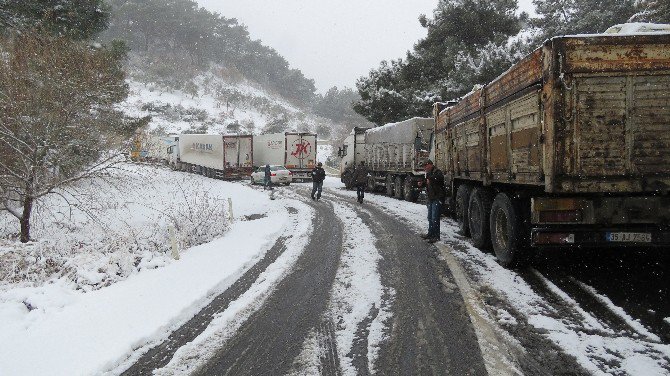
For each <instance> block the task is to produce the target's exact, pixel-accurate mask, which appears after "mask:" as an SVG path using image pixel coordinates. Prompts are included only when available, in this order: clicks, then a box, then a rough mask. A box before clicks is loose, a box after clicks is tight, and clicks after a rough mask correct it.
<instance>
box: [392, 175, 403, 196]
mask: <svg viewBox="0 0 670 376" xmlns="http://www.w3.org/2000/svg"><path fill="white" fill-rule="evenodd" d="M402 185H403V178H402V176H400V175H398V176H396V177H395V184H394V185H393V190H394V193H395V195H394V196H395V198H397V199H398V200H402V199H403V192H402V191H403V189H402Z"/></svg>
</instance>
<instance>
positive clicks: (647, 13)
mask: <svg viewBox="0 0 670 376" xmlns="http://www.w3.org/2000/svg"><path fill="white" fill-rule="evenodd" d="M637 11H638V13H637V14H636V15H635V16H633V17H632V19H631V21H638V22H653V23H665V24H670V1H667V0H641V1H639V3H638V9H637Z"/></svg>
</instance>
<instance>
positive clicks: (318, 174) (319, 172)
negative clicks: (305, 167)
mask: <svg viewBox="0 0 670 376" xmlns="http://www.w3.org/2000/svg"><path fill="white" fill-rule="evenodd" d="M321 166H323V164H322V163H321V162H319V163H317V164H316V167H314V169H313V170H312V200H319V199H321V191H322V190H323V181H324V180H325V179H326V170H324V169H323V167H321ZM314 194H316V198H315V197H314Z"/></svg>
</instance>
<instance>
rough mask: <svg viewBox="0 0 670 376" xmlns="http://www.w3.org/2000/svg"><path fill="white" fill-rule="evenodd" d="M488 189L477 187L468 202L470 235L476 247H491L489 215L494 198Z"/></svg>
mask: <svg viewBox="0 0 670 376" xmlns="http://www.w3.org/2000/svg"><path fill="white" fill-rule="evenodd" d="M491 196H492V195H491V193H490V192H489V190H488V189H485V188H480V187H478V188H475V189H473V190H472V193H471V194H470V200H469V204H468V227H469V228H470V237H471V238H472V243H473V244H474V246H475V247H477V248H480V249H490V248H491V232H490V230H489V217H490V214H491V204H492V201H493V198H492V197H491Z"/></svg>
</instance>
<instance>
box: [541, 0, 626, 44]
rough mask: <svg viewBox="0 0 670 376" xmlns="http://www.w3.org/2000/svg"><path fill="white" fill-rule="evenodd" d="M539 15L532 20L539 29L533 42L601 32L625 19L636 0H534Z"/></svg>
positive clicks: (623, 21)
mask: <svg viewBox="0 0 670 376" xmlns="http://www.w3.org/2000/svg"><path fill="white" fill-rule="evenodd" d="M533 4H535V7H536V12H537V14H538V16H539V17H537V18H535V19H533V20H532V21H531V23H532V25H533V26H535V27H536V28H537V29H538V30H539V31H540V33H539V35H538V38H537V39H536V41H535V43H536V44H539V43H541V42H542V40H544V39H547V38H551V37H554V36H558V35H568V34H595V33H602V32H603V31H605V30H607V28H608V27H610V26H612V25H616V24H620V23H625V22H627V21H628V20H629V19H630V18H631V17H632V16H633V15H634V14H635V13H636V8H635V0H534V1H533Z"/></svg>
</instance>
